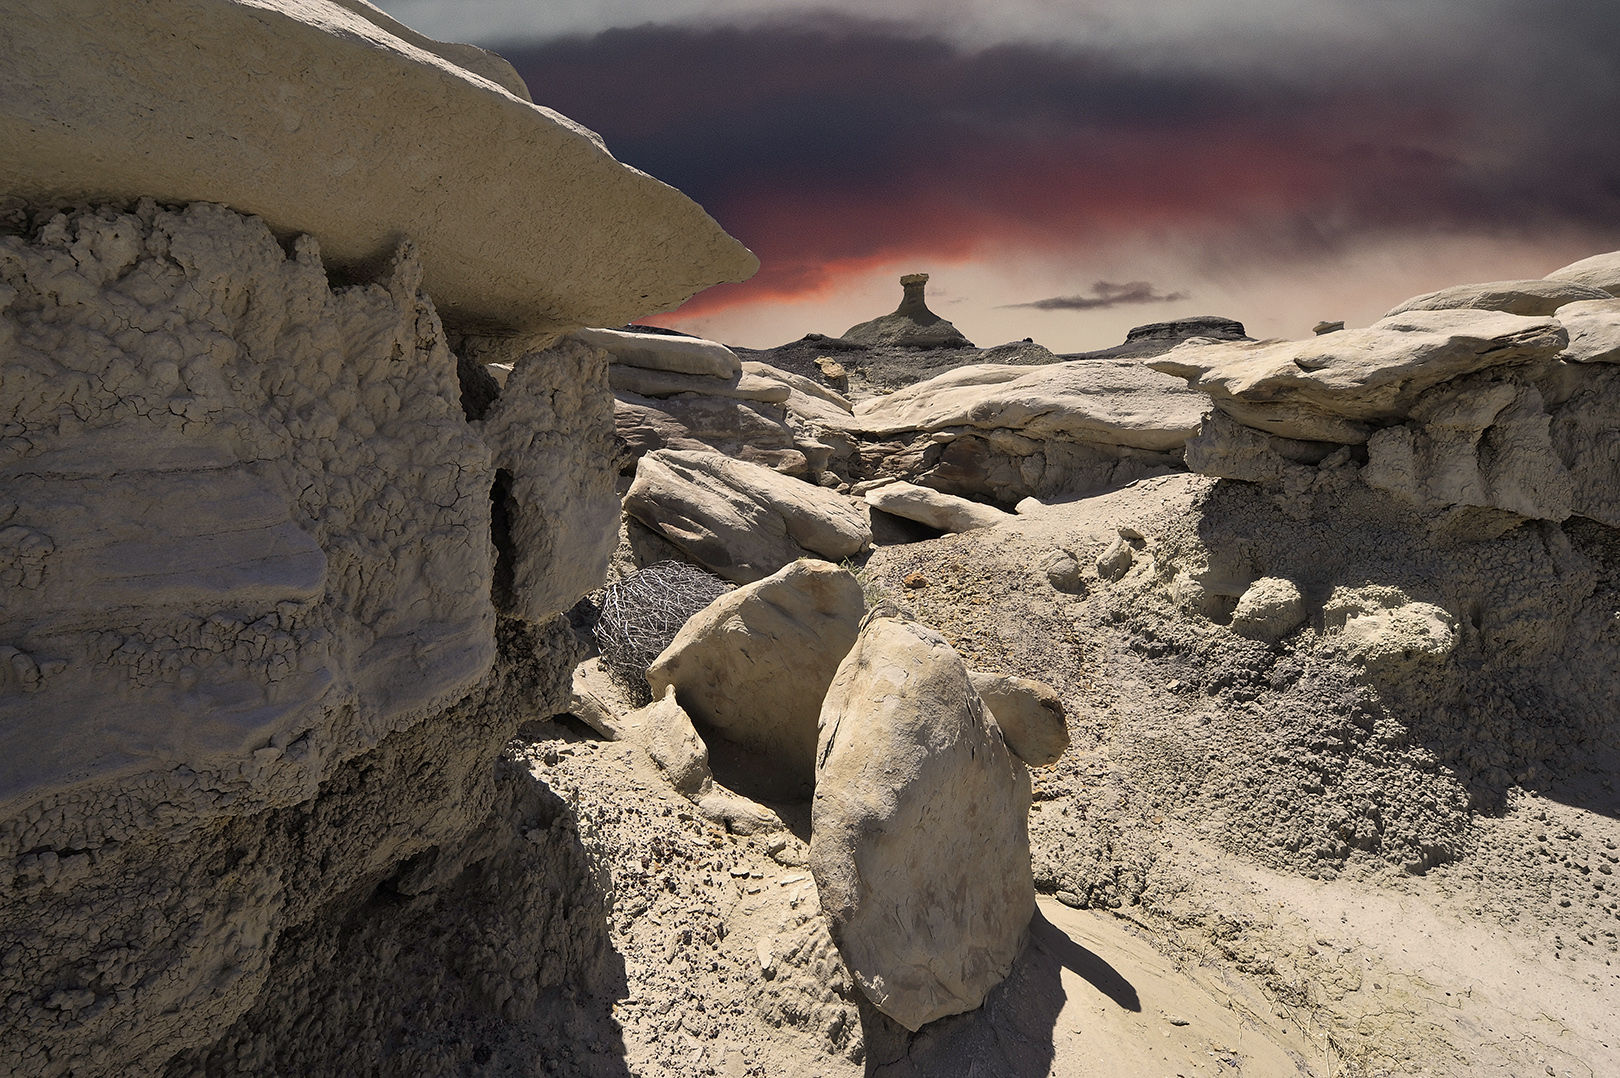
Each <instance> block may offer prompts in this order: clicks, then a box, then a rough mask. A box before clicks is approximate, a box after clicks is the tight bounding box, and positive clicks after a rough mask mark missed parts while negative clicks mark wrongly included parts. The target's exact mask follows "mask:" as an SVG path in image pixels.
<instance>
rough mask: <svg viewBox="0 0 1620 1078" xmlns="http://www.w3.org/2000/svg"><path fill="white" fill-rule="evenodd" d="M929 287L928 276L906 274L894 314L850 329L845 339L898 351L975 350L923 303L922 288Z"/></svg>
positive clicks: (971, 344)
mask: <svg viewBox="0 0 1620 1078" xmlns="http://www.w3.org/2000/svg"><path fill="white" fill-rule="evenodd" d="M927 285H928V274H926V273H908V274H906V275H905V276H904V277H902V278H900V286H901V287H902V288H904V289H905V295H904V296H902V297H901V299H900V306H899V307H897V308H895V311H894V313H893V314H886V315H884V316H883V317H882V318H874V319H872V320H871V321H870V322H862V323H861V324H860V325H858V326H852V327H850V328H849V329H847V330H845V331H844V340H846V341H853V342H854V343H856V344H865V345H879V346H882V345H887V346H889V347H895V348H972V347H974V344H973V342H972V341H970V340H968V339H967V338H966V337H964V336H962V334H961V332H960V331H959V330H958V329H957V328H956V327H955V326H953V325H951V324H950V323H949V322H947V321H946V320H945V319H943V318H941V317H940V316H939V315H937V314H935V313H934V312H933V311H930V310H929V309H928V304H927V303H926V302H925V301H924V300H923V289H924V288H925V287H927Z"/></svg>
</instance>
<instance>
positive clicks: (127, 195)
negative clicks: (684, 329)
mask: <svg viewBox="0 0 1620 1078" xmlns="http://www.w3.org/2000/svg"><path fill="white" fill-rule="evenodd" d="M70 10H71V9H70ZM5 19H6V34H5V37H4V39H3V41H0V69H4V70H5V71H6V72H7V79H6V82H5V86H4V88H3V90H0V144H4V145H5V146H6V148H7V152H6V153H5V155H4V156H3V158H0V192H4V193H5V194H6V195H8V196H13V197H15V198H19V199H21V200H23V201H25V202H27V203H28V204H30V205H34V206H42V207H52V208H54V207H56V206H58V205H77V204H83V203H84V202H86V201H91V202H106V203H112V204H126V205H129V204H133V203H134V202H135V201H136V200H137V199H140V198H144V197H151V198H154V199H156V200H158V201H160V202H162V203H165V204H184V203H188V202H217V203H223V204H227V205H230V206H233V207H235V208H237V209H239V210H241V211H243V212H246V213H252V214H257V215H259V216H260V217H262V218H263V219H264V221H265V223H266V224H267V225H268V226H269V227H270V228H271V229H272V230H273V231H275V232H276V233H278V234H281V235H291V234H294V233H307V234H309V235H312V236H314V237H315V239H316V240H318V241H319V243H320V246H321V250H322V251H323V252H324V255H325V257H326V258H327V259H328V260H329V261H330V262H332V263H333V264H335V265H341V266H347V267H353V268H361V269H364V268H368V267H376V266H377V265H380V264H382V263H384V262H386V260H387V259H388V257H389V256H390V255H392V253H393V251H394V248H395V246H396V245H397V244H398V242H399V237H401V236H410V237H412V238H413V239H414V240H415V241H416V242H417V244H418V245H419V247H420V249H421V251H422V253H423V263H422V264H423V274H424V277H423V284H424V286H425V287H426V288H427V289H428V290H429V291H430V292H431V293H432V294H433V295H434V296H435V298H436V300H437V302H438V305H439V307H440V309H441V310H442V311H443V312H444V314H445V317H446V318H448V319H451V320H453V321H455V322H456V323H457V324H460V325H470V326H488V327H491V328H500V329H503V330H511V329H523V330H527V331H532V332H536V333H555V332H561V331H566V330H569V329H573V328H574V327H576V326H579V325H617V324H620V323H623V322H625V321H627V320H629V319H631V318H635V317H639V316H641V315H644V314H647V313H649V312H650V311H653V310H672V309H674V308H675V307H676V306H678V305H679V304H680V303H681V302H683V301H684V300H685V299H687V298H688V297H689V296H691V295H692V294H694V293H695V292H698V291H700V290H701V289H703V288H705V287H707V286H709V285H711V284H714V283H716V282H718V281H740V280H744V279H746V278H747V277H749V276H751V275H752V274H753V272H754V270H755V269H756V268H757V267H758V262H757V260H756V259H755V258H754V257H753V255H751V254H749V253H748V251H747V250H745V249H744V248H743V247H742V245H741V244H739V243H737V242H736V241H735V240H733V239H732V238H731V237H729V236H727V235H726V234H725V233H724V232H723V231H721V229H720V227H719V226H718V225H716V224H715V222H714V221H713V220H712V219H711V218H710V217H709V216H708V214H706V213H704V212H703V209H702V208H701V207H700V206H698V205H697V204H696V203H694V202H693V201H692V200H691V199H689V198H687V197H686V196H685V195H682V194H681V193H680V192H679V191H676V190H675V189H673V188H671V187H669V186H667V185H665V184H663V183H660V182H659V181H657V180H655V179H653V178H652V177H651V176H648V175H646V174H645V173H642V172H640V171H638V170H636V169H632V168H627V167H625V166H624V165H621V164H619V163H618V162H617V161H615V160H614V159H613V158H612V156H611V155H610V154H609V153H608V151H607V150H606V149H605V148H604V147H603V145H602V142H601V140H600V138H598V137H597V136H596V135H594V134H592V133H591V132H589V131H587V130H585V129H584V128H582V127H580V126H579V125H578V124H575V123H573V122H572V121H570V120H568V119H566V118H565V117H563V116H560V115H558V114H557V113H555V112H552V111H551V110H549V109H546V108H543V107H541V106H538V105H534V104H532V103H530V102H529V101H528V100H526V99H525V98H524V97H520V96H518V95H517V94H515V93H514V92H513V91H514V90H517V89H520V88H521V81H520V80H518V79H517V77H516V75H515V73H513V72H512V71H511V69H510V66H509V65H507V64H505V62H504V61H501V60H500V59H499V58H497V57H495V56H493V55H492V54H489V53H484V52H482V51H481V50H473V49H470V48H469V47H467V46H453V45H438V44H437V43H432V42H428V41H427V39H425V38H421V37H420V36H419V35H410V36H409V37H408V38H402V37H400V36H398V35H397V34H396V33H395V32H393V31H394V29H395V28H397V25H398V24H396V23H394V22H393V20H391V19H388V18H387V17H386V16H384V15H382V13H381V12H378V11H377V10H376V9H374V8H372V7H371V6H370V5H368V4H344V3H338V2H335V0H299V2H292V0H257V2H254V3H245V2H243V3H238V2H230V0H159V2H154V3H145V4H135V5H130V4H121V5H116V6H114V7H108V8H95V9H94V11H93V17H92V11H91V9H90V8H88V7H87V8H85V9H84V10H83V12H80V13H71V14H70V13H69V12H68V11H64V10H59V9H57V8H48V9H47V8H40V7H37V6H33V5H26V4H22V5H19V4H11V5H8V7H7V11H6V17H5ZM175 26H184V27H186V33H185V34H184V35H183V36H182V37H177V36H175V35H174V33H173V32H172V30H173V27H175ZM447 56H448V57H453V58H454V59H447V58H446V57H447ZM473 69H476V73H475V71H474V70H473ZM492 78H493V81H492ZM153 101H164V102H168V103H169V104H168V105H167V106H166V107H164V108H153V107H151V102H153ZM266 102H274V103H275V107H274V108H267V107H266V104H265V103H266ZM425 117H431V121H430V122H431V125H432V136H431V137H429V138H424V137H423V134H422V125H423V123H424V118H425ZM294 118H295V119H294ZM358 147H363V148H364V150H363V152H362V151H361V150H359V149H357V148H358ZM575 221H589V222H590V223H591V227H589V228H576V227H573V226H571V225H567V224H565V225H563V226H561V227H562V234H561V235H559V225H558V222H575Z"/></svg>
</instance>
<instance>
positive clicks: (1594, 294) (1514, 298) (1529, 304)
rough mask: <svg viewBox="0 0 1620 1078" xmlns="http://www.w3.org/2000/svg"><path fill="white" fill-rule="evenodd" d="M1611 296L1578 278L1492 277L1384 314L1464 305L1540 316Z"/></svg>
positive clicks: (1423, 297) (1409, 302)
mask: <svg viewBox="0 0 1620 1078" xmlns="http://www.w3.org/2000/svg"><path fill="white" fill-rule="evenodd" d="M1610 298H1612V297H1610V295H1609V294H1608V292H1607V291H1605V290H1604V289H1602V288H1593V287H1591V286H1590V285H1585V284H1581V283H1579V282H1577V281H1567V280H1539V281H1538V280H1531V281H1492V282H1491V283H1489V284H1460V285H1454V286H1452V287H1451V288H1442V289H1440V291H1438V292H1428V293H1425V294H1424V295H1421V296H1413V297H1412V298H1411V299H1409V300H1407V301H1406V302H1405V303H1402V304H1400V305H1399V306H1397V307H1395V308H1393V309H1392V310H1391V311H1390V312H1389V313H1388V314H1386V315H1384V317H1385V318H1392V317H1394V316H1395V315H1398V314H1405V313H1406V312H1407V311H1449V310H1457V309H1460V308H1472V309H1475V310H1481V311H1503V312H1505V313H1507V314H1522V315H1530V316H1532V317H1539V316H1545V315H1550V314H1552V313H1553V312H1554V311H1556V310H1558V309H1559V308H1560V307H1562V306H1563V305H1564V304H1566V303H1575V302H1577V301H1580V300H1594V299H1610Z"/></svg>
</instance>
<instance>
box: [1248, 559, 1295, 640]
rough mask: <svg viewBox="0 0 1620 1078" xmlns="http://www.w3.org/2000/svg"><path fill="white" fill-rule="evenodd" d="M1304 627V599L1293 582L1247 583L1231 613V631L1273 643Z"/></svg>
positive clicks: (1269, 579) (1262, 580) (1269, 578)
mask: <svg viewBox="0 0 1620 1078" xmlns="http://www.w3.org/2000/svg"><path fill="white" fill-rule="evenodd" d="M1303 624H1305V597H1304V596H1303V595H1301V594H1300V591H1299V587H1298V585H1296V584H1295V583H1294V582H1293V581H1292V580H1284V579H1283V578H1281V577H1274V576H1263V577H1261V578H1260V579H1259V580H1256V581H1255V582H1254V583H1253V584H1250V585H1249V587H1248V589H1247V590H1246V591H1244V593H1243V595H1242V596H1241V597H1240V598H1239V599H1238V602H1237V607H1236V608H1235V609H1234V610H1233V611H1232V631H1233V632H1236V633H1239V634H1241V635H1243V636H1248V637H1253V638H1254V639H1257V640H1264V641H1266V642H1268V643H1276V642H1277V641H1278V640H1281V639H1282V638H1283V637H1285V636H1287V635H1288V634H1289V633H1291V632H1293V631H1294V630H1295V629H1297V628H1299V627H1300V626H1301V625H1303Z"/></svg>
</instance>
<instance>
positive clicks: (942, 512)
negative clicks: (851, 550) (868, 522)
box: [866, 482, 1017, 532]
mask: <svg viewBox="0 0 1620 1078" xmlns="http://www.w3.org/2000/svg"><path fill="white" fill-rule="evenodd" d="M866 504H868V505H870V506H871V507H872V508H874V509H881V510H883V511H884V512H885V513H890V514H892V515H894V516H897V517H905V518H906V519H907V520H915V521H917V522H918V523H920V524H927V525H928V526H929V527H931V528H938V529H939V530H940V531H946V532H965V531H972V530H973V529H975V528H994V527H995V526H996V525H998V524H1005V523H1007V522H1008V521H1010V520H1016V519H1017V517H1015V516H1013V514H1011V513H1006V512H1003V511H1001V510H1000V509H997V508H996V507H995V506H993V505H985V504H984V503H982V502H976V501H972V500H970V499H968V498H960V497H957V496H956V495H955V494H941V493H940V492H939V491H937V490H930V489H929V488H928V487H919V486H917V485H916V484H915V483H898V482H896V483H886V484H884V485H883V486H881V487H877V488H876V489H873V490H869V491H867V492H866Z"/></svg>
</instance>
